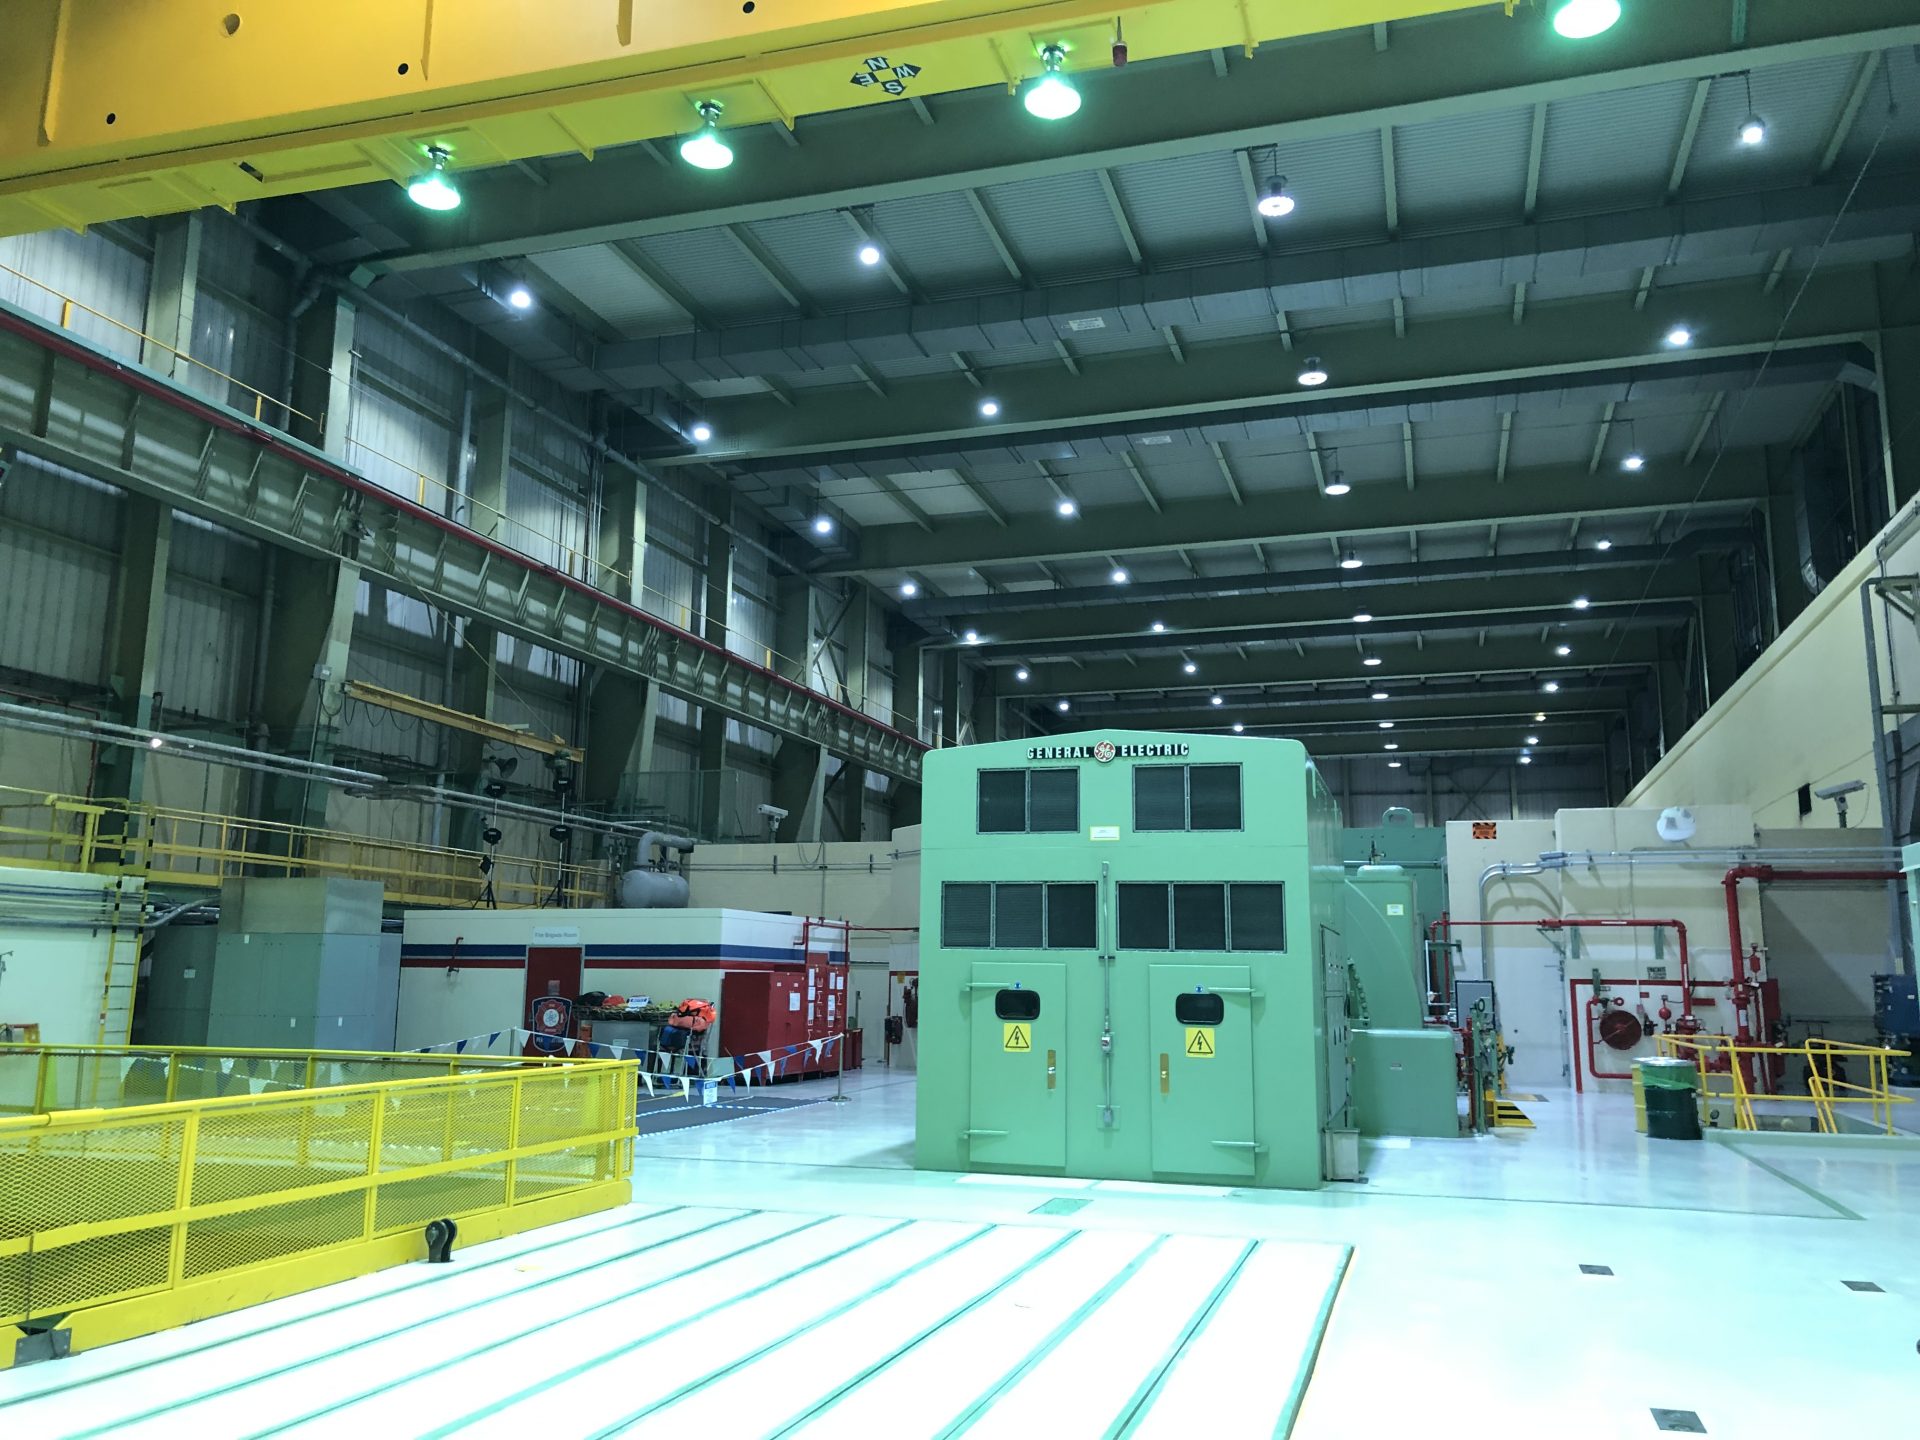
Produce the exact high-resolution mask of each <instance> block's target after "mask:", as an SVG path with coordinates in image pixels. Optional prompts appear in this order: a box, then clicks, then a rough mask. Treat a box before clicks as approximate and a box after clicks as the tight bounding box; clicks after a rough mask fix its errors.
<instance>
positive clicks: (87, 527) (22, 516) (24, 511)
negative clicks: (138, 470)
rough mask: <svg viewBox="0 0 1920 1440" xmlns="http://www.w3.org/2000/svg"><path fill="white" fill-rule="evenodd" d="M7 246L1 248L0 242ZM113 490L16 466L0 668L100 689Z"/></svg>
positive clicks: (3, 535) (3, 522)
mask: <svg viewBox="0 0 1920 1440" xmlns="http://www.w3.org/2000/svg"><path fill="white" fill-rule="evenodd" d="M0 243H4V242H0ZM125 505H126V497H125V496H124V495H122V494H121V493H120V492H119V491H118V490H114V489H112V488H111V487H109V486H106V485H101V484H99V483H98V482H97V481H93V480H89V479H87V478H86V477H84V476H81V475H76V474H74V473H73V472H72V471H68V470H61V469H58V468H56V467H54V466H50V465H44V464H42V463H41V462H39V461H37V460H32V459H28V458H25V457H22V458H21V459H20V460H18V461H16V462H15V464H14V466H13V468H12V469H11V470H9V471H8V472H7V478H6V483H5V484H4V485H0V576H4V577H5V580H4V585H5V590H6V596H7V606H6V623H5V624H0V666H4V667H5V668H7V669H9V670H20V671H25V672H27V673H28V674H30V675H44V676H47V677H48V678H50V679H55V680H65V681H70V682H74V683H77V684H81V685H101V684H104V683H105V681H106V669H107V660H106V654H107V632H108V629H109V627H110V625H111V623H112V616H113V587H114V584H115V577H116V573H117V570H118V556H119V546H120V530H121V518H120V517H121V512H122V510H123V509H124V508H125Z"/></svg>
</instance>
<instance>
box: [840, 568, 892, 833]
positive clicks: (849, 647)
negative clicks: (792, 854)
mask: <svg viewBox="0 0 1920 1440" xmlns="http://www.w3.org/2000/svg"><path fill="white" fill-rule="evenodd" d="M872 623H873V593H872V591H871V590H870V589H869V588H868V587H867V585H866V584H865V582H863V581H859V580H856V581H854V582H853V593H852V594H851V596H849V598H848V601H847V611H846V616H845V618H844V619H842V620H841V622H840V638H841V642H842V644H843V645H844V646H845V647H846V654H847V673H846V682H847V696H848V701H847V703H848V704H850V705H852V706H853V707H854V709H856V710H858V711H860V712H861V713H862V714H865V715H872V714H874V713H875V712H876V711H877V710H878V709H879V708H880V707H879V706H877V705H872V704H869V703H868V694H869V690H870V680H871V671H870V664H871V660H870V657H869V654H868V651H869V648H870V647H869V644H868V634H869V627H870V626H871V625H872ZM879 718H880V719H883V720H884V719H887V717H886V716H880V717H879ZM834 784H835V786H836V787H838V800H839V809H838V812H837V813H838V816H839V822H840V824H839V830H840V838H841V839H842V840H861V839H864V838H866V830H867V767H866V766H864V765H858V764H855V763H854V762H853V761H852V760H842V761H841V762H840V771H839V773H838V774H837V775H836V776H835V777H834Z"/></svg>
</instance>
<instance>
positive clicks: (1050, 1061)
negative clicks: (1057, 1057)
mask: <svg viewBox="0 0 1920 1440" xmlns="http://www.w3.org/2000/svg"><path fill="white" fill-rule="evenodd" d="M1057 1072H1058V1067H1057V1066H1056V1065H1055V1064H1054V1052H1053V1051H1051V1050H1049V1051H1047V1089H1049V1090H1051V1089H1053V1087H1054V1084H1055V1081H1054V1076H1055V1074H1056V1073H1057Z"/></svg>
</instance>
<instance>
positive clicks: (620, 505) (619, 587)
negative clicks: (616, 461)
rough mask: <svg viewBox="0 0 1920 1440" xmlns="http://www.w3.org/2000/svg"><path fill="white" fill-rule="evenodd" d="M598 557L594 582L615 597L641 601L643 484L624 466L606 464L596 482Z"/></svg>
mask: <svg viewBox="0 0 1920 1440" xmlns="http://www.w3.org/2000/svg"><path fill="white" fill-rule="evenodd" d="M600 496H601V508H600V534H599V543H598V545H597V546H596V547H595V549H594V554H595V555H596V556H597V557H598V559H599V568H598V570H597V571H596V572H595V580H594V583H595V584H597V585H598V586H599V587H600V588H601V589H602V590H604V591H606V592H607V593H608V594H609V595H611V596H613V597H614V598H615V599H616V600H624V601H626V602H627V603H628V604H629V605H638V604H640V603H641V598H640V597H641V593H642V591H643V589H644V585H643V583H642V582H643V579H644V577H645V574H646V551H647V487H646V486H645V485H643V484H641V483H640V477H639V476H637V475H635V474H633V473H632V472H630V471H627V470H616V469H614V468H613V467H612V466H608V467H607V468H606V471H605V473H604V475H603V476H602V477H601V482H600Z"/></svg>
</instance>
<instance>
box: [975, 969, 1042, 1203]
mask: <svg viewBox="0 0 1920 1440" xmlns="http://www.w3.org/2000/svg"><path fill="white" fill-rule="evenodd" d="M967 1001H968V1007H969V1010H970V1012H971V1020H970V1023H969V1029H970V1032H971V1038H970V1040H969V1042H968V1043H969V1048H970V1057H969V1058H970V1061H971V1063H970V1065H969V1067H968V1068H969V1082H968V1085H969V1094H968V1100H969V1105H968V1114H969V1117H970V1118H969V1120H968V1129H967V1140H968V1155H969V1158H970V1159H971V1160H972V1161H973V1162H974V1163H976V1164H982V1165H1005V1166H1022V1167H1030V1168H1032V1169H1036V1170H1052V1169H1058V1168H1060V1167H1061V1166H1064V1165H1065V1164H1066V1163H1067V1105H1066V1087H1065V1085H1064V1084H1063V1083H1062V1076H1061V1069H1060V1067H1061V1062H1062V1061H1063V1060H1064V1058H1065V1044H1066V1036H1067V967H1066V966H1065V965H1062V964H1060V963H1059V962H1057V961H1026V960H982V961H976V962H975V963H974V965H973V972H972V980H971V982H970V983H969V984H968V987H967Z"/></svg>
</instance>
